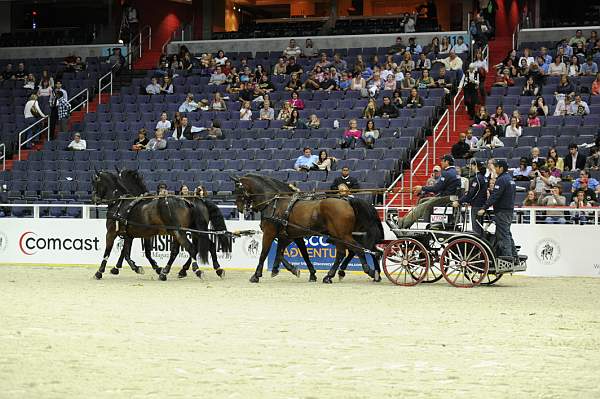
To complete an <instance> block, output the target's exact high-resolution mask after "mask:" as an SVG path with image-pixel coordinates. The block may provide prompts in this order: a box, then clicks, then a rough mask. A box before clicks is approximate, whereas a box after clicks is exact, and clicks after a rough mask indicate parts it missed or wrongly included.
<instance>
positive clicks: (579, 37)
mask: <svg viewBox="0 0 600 399" xmlns="http://www.w3.org/2000/svg"><path fill="white" fill-rule="evenodd" d="M578 44H582V45H585V37H583V32H582V31H581V29H577V30H576V31H575V36H573V37H572V38H571V40H569V46H571V47H577V45H578Z"/></svg>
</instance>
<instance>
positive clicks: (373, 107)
mask: <svg viewBox="0 0 600 399" xmlns="http://www.w3.org/2000/svg"><path fill="white" fill-rule="evenodd" d="M376 113H377V103H376V102H375V99H374V98H373V97H371V98H369V101H368V102H367V105H366V106H365V109H363V113H362V117H363V118H364V119H373V118H374V117H375V114H376Z"/></svg>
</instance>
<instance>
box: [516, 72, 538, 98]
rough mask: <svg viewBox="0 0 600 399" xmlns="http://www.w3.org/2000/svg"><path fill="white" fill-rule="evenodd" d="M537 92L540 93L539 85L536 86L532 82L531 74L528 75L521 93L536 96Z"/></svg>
mask: <svg viewBox="0 0 600 399" xmlns="http://www.w3.org/2000/svg"><path fill="white" fill-rule="evenodd" d="M539 93H540V86H538V85H537V84H536V83H535V82H534V80H533V77H532V76H529V77H528V78H527V81H526V82H525V86H523V91H521V95H522V96H527V97H531V96H537V95H538V94H539Z"/></svg>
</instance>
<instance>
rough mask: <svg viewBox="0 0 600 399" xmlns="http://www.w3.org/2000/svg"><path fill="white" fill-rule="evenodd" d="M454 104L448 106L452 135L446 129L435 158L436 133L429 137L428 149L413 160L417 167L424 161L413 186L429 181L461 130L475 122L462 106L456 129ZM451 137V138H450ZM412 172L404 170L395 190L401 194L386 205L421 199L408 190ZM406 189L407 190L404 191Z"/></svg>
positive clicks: (404, 204)
mask: <svg viewBox="0 0 600 399" xmlns="http://www.w3.org/2000/svg"><path fill="white" fill-rule="evenodd" d="M451 109H452V106H451V105H450V106H449V107H448V110H449V112H448V115H449V118H450V119H449V123H450V135H449V136H448V135H447V133H446V132H445V131H444V132H443V133H442V134H441V136H440V138H439V140H438V142H437V144H436V154H435V158H434V154H433V137H434V135H431V136H429V137H427V142H428V144H429V145H428V147H427V148H428V151H427V152H425V151H422V152H420V153H418V154H417V156H416V157H415V158H414V160H413V165H415V166H416V167H418V166H419V164H420V163H421V162H424V163H423V165H421V166H420V167H418V168H417V169H418V171H417V173H415V175H414V176H413V186H415V185H420V186H424V185H425V183H426V182H427V179H428V178H429V177H430V176H431V173H432V171H433V167H434V166H435V165H439V158H440V157H441V156H442V155H444V154H449V153H450V151H451V148H452V145H453V144H454V143H456V142H457V141H458V136H459V134H460V133H461V132H466V131H467V128H468V127H469V126H471V125H472V124H473V122H472V120H471V119H470V118H469V115H468V114H467V111H466V109H465V107H464V106H460V107H459V109H458V110H457V112H456V129H453V128H452V118H451V116H452V110H451ZM443 124H444V123H443V122H442V123H441V124H440V125H443ZM440 130H441V128H438V129H437V130H436V132H434V133H437V134H439V132H440ZM448 138H449V139H448ZM426 154H427V160H423V159H424V158H425V156H426ZM425 163H426V164H427V165H428V167H429V173H426V172H425V170H426V169H425ZM410 174H411V170H410V169H405V170H404V171H403V177H402V178H401V179H400V180H399V181H398V182H397V184H396V186H395V187H394V192H397V191H401V193H400V194H398V195H397V196H395V198H394V196H393V195H391V196H388V198H390V199H386V205H388V206H390V207H400V206H405V207H406V206H413V205H415V204H416V203H417V201H418V200H419V197H418V196H416V195H413V196H411V194H410V193H409V192H408V190H409V188H410ZM402 191H405V192H402ZM403 213H405V212H401V214H403Z"/></svg>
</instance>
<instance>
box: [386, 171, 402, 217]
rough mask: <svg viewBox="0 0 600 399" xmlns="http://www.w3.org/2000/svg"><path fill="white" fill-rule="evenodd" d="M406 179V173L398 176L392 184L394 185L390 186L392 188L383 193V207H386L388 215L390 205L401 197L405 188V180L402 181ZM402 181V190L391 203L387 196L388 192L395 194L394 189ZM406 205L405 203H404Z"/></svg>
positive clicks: (391, 199)
mask: <svg viewBox="0 0 600 399" xmlns="http://www.w3.org/2000/svg"><path fill="white" fill-rule="evenodd" d="M403 177H404V173H400V174H399V175H398V177H396V180H394V181H393V182H392V184H390V186H389V187H388V188H387V191H386V192H384V193H383V205H384V208H385V209H384V211H385V213H386V214H387V208H389V207H390V205H391V204H392V203H393V202H394V201H395V200H396V198H398V195H400V194H401V193H402V188H403V186H404V180H402V178H403ZM400 181H402V186H401V188H400V190H398V191H397V192H396V193H395V194H394V195H393V196H392V198H390V200H389V201H387V195H388V192H393V191H394V187H396V185H397V184H398V183H399V182H400ZM402 201H404V197H402ZM403 204H404V202H403Z"/></svg>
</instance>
